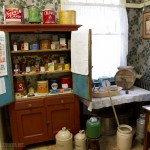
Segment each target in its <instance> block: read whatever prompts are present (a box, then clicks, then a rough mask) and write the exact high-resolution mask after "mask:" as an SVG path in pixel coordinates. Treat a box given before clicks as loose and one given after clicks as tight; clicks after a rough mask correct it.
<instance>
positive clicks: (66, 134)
mask: <svg viewBox="0 0 150 150" xmlns="http://www.w3.org/2000/svg"><path fill="white" fill-rule="evenodd" d="M55 138H56V149H57V150H73V142H72V133H70V131H69V130H67V129H66V127H63V128H62V129H61V130H60V131H59V132H58V133H57V134H56V136H55Z"/></svg>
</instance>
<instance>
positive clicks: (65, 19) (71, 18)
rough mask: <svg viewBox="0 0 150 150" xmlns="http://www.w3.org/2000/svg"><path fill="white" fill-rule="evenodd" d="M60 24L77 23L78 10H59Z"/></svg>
mask: <svg viewBox="0 0 150 150" xmlns="http://www.w3.org/2000/svg"><path fill="white" fill-rule="evenodd" d="M59 23H60V24H76V11H74V10H61V11H60V12H59Z"/></svg>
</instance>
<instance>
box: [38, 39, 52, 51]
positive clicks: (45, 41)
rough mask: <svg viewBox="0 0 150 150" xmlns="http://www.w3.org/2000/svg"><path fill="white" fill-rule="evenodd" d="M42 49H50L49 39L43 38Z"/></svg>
mask: <svg viewBox="0 0 150 150" xmlns="http://www.w3.org/2000/svg"><path fill="white" fill-rule="evenodd" d="M40 49H50V42H49V40H41V41H40Z"/></svg>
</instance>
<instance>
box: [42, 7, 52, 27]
mask: <svg viewBox="0 0 150 150" xmlns="http://www.w3.org/2000/svg"><path fill="white" fill-rule="evenodd" d="M42 15H43V24H54V23H55V12H54V11H53V10H49V9H44V10H42Z"/></svg>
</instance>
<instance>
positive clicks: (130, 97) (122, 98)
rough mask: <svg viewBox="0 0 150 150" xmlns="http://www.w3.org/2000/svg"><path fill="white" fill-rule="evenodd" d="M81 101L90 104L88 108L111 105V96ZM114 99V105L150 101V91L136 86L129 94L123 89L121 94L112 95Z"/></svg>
mask: <svg viewBox="0 0 150 150" xmlns="http://www.w3.org/2000/svg"><path fill="white" fill-rule="evenodd" d="M81 101H82V102H83V103H84V104H85V105H86V106H88V110H92V109H100V108H103V107H109V106H111V101H110V98H109V97H103V98H92V102H90V101H87V100H84V99H82V100H81ZM112 101H113V104H114V105H120V104H124V103H131V102H141V101H150V91H148V90H145V89H142V88H139V87H136V86H134V87H133V88H132V89H130V90H129V94H125V90H121V91H120V94H119V95H117V96H112Z"/></svg>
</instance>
